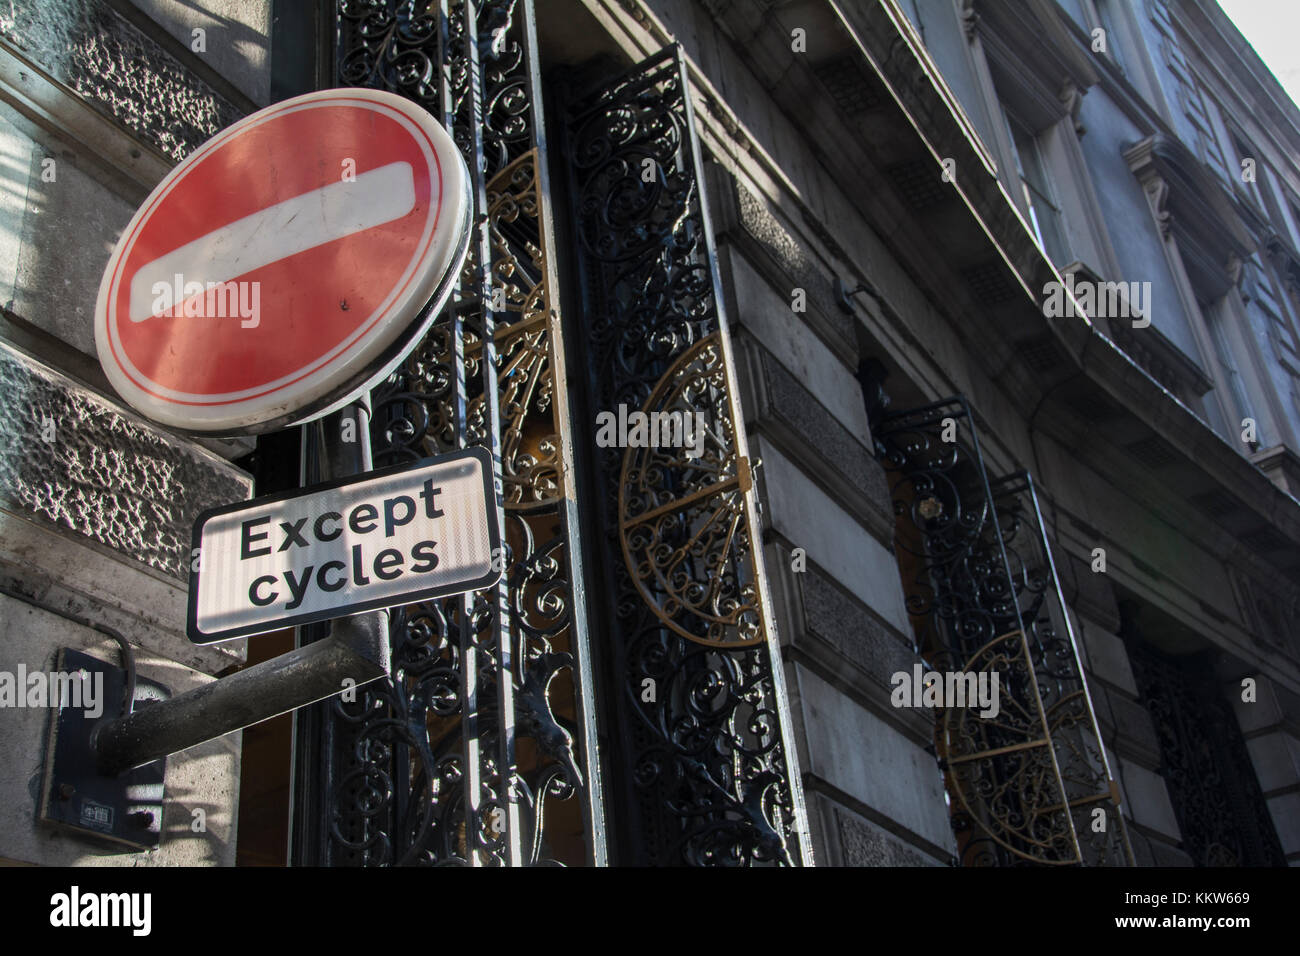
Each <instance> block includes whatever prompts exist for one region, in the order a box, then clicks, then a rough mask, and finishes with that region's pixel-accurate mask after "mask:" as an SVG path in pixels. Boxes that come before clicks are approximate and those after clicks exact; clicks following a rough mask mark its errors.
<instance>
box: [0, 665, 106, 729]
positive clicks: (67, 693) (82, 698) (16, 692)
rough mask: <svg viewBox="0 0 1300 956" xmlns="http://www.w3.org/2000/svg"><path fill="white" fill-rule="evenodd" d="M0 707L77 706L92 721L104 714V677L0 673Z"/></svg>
mask: <svg viewBox="0 0 1300 956" xmlns="http://www.w3.org/2000/svg"><path fill="white" fill-rule="evenodd" d="M0 707H77V708H82V709H84V710H85V711H86V716H87V717H89V718H90V719H91V720H95V719H97V718H98V717H100V716H101V715H102V714H103V713H104V675H103V674H102V673H100V672H98V671H97V672H95V673H94V674H92V673H90V672H89V671H87V670H84V669H83V670H77V671H71V672H65V671H50V672H49V673H46V672H45V671H31V672H30V673H29V672H28V670H27V665H26V664H19V665H18V670H17V671H16V672H13V671H0Z"/></svg>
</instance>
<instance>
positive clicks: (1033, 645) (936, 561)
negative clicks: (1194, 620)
mask: <svg viewBox="0 0 1300 956" xmlns="http://www.w3.org/2000/svg"><path fill="white" fill-rule="evenodd" d="M873 434H874V436H875V441H876V445H877V453H878V454H879V456H880V457H881V458H882V459H883V461H884V464H885V467H886V469H887V470H888V471H889V472H890V474H891V476H892V478H893V486H892V497H893V501H894V511H895V515H896V516H897V531H896V542H895V543H896V551H897V553H898V554H899V555H900V563H901V565H902V568H903V575H904V590H905V592H906V595H907V609H908V613H909V615H910V616H911V619H912V623H913V627H914V629H915V632H916V639H917V651H918V653H919V654H921V655H922V656H923V657H924V658H925V659H926V661H927V662H928V663H929V664H930V666H931V667H933V668H934V669H936V670H939V671H963V672H967V673H975V674H979V673H982V672H983V673H988V674H989V680H990V681H991V680H992V677H993V675H994V674H997V675H998V677H999V683H1000V686H1001V688H1002V690H1001V692H1000V701H999V707H1000V711H999V713H998V714H997V715H996V716H994V717H988V718H983V717H980V716H979V711H980V708H979V707H978V706H974V705H972V706H966V707H950V708H948V709H946V710H944V711H943V713H942V717H941V719H940V721H939V723H938V727H937V731H936V732H937V735H938V737H939V740H938V742H937V743H938V751H939V755H940V765H941V767H942V768H943V770H944V774H945V782H946V784H947V787H948V790H949V793H950V795H951V796H952V798H953V814H952V816H953V827H954V830H956V832H957V834H958V842H959V846H960V848H961V861H962V862H963V863H964V864H966V865H985V866H988V865H1014V864H1018V863H1025V862H1029V863H1036V864H1058V865H1059V864H1079V863H1083V864H1087V865H1131V864H1132V851H1131V849H1130V847H1129V842H1128V835H1127V832H1126V830H1125V826H1124V820H1123V817H1122V816H1121V814H1120V813H1119V796H1118V791H1117V788H1116V787H1115V786H1114V785H1113V783H1112V778H1111V775H1110V771H1109V768H1108V766H1107V761H1106V754H1105V749H1104V748H1103V747H1102V745H1101V735H1100V732H1099V731H1098V729H1097V722H1096V717H1095V715H1094V713H1093V708H1092V702H1091V700H1090V698H1089V696H1088V689H1087V685H1086V683H1085V678H1084V675H1083V668H1082V665H1081V663H1080V660H1079V656H1078V651H1077V646H1076V641H1075V637H1074V631H1073V625H1072V624H1071V622H1070V618H1069V614H1068V613H1067V611H1066V607H1065V602H1064V599H1063V597H1062V595H1061V591H1060V586H1059V583H1058V581H1057V578H1056V568H1055V564H1054V562H1053V560H1052V554H1051V548H1050V546H1049V544H1048V539H1047V535H1046V533H1045V529H1044V527H1043V521H1042V512H1041V510H1040V508H1039V505H1038V497H1037V493H1036V491H1035V489H1034V485H1033V481H1032V479H1031V478H1030V477H1029V475H1028V474H1027V473H1024V472H1019V473H1016V474H1013V475H1009V476H1006V477H1004V478H1001V479H998V480H996V481H994V482H992V483H990V482H989V480H988V477H987V474H986V472H985V469H984V462H983V456H982V455H981V453H980V448H979V437H978V435H977V434H976V432H975V428H974V423H973V420H972V416H971V413H970V408H969V406H968V405H967V403H966V400H965V399H964V398H962V397H956V398H950V399H945V400H943V401H940V402H936V403H934V404H931V405H926V406H924V407H921V408H917V409H912V410H908V411H903V412H898V413H894V414H889V415H884V416H882V417H881V418H880V419H879V421H878V423H877V424H876V425H875V427H874V430H873ZM1098 810H1100V811H1101V812H1100V814H1098V813H1097V812H1095V811H1098Z"/></svg>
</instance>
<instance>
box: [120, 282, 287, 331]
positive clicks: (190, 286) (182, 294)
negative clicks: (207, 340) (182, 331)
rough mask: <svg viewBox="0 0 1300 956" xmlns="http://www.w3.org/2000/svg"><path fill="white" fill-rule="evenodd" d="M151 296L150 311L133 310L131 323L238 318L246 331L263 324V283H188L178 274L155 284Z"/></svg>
mask: <svg viewBox="0 0 1300 956" xmlns="http://www.w3.org/2000/svg"><path fill="white" fill-rule="evenodd" d="M149 293H150V295H152V296H153V302H152V303H151V305H150V307H149V311H148V312H147V313H146V312H143V311H142V310H136V309H132V311H131V321H132V322H143V321H145V320H146V319H149V318H172V319H178V318H182V317H184V318H195V319H235V318H237V319H239V320H240V323H239V326H240V328H244V329H255V328H257V327H258V326H259V325H260V324H261V322H262V283H260V282H256V281H254V282H242V281H236V280H231V281H230V282H198V281H195V280H191V281H189V282H187V281H186V280H185V277H184V276H183V275H181V274H180V273H179V272H178V273H176V274H175V275H173V276H172V281H171V282H162V281H159V282H155V283H154V284H153V285H152V286H151V287H150V289H149Z"/></svg>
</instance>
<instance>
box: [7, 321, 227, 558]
mask: <svg viewBox="0 0 1300 956" xmlns="http://www.w3.org/2000/svg"><path fill="white" fill-rule="evenodd" d="M47 438H48V439H49V440H46V439H47ZM250 491H251V480H250V479H249V478H248V476H246V475H244V473H243V472H241V471H239V470H238V469H236V468H234V467H233V466H231V465H229V464H227V463H226V462H225V461H222V460H221V459H220V458H218V457H216V456H215V455H211V454H209V453H207V452H205V451H203V450H202V449H201V448H198V447H197V446H195V445H192V444H190V443H188V442H182V441H178V440H177V439H176V438H175V437H173V436H171V435H169V434H168V433H166V432H164V431H162V430H161V429H159V428H156V427H154V426H152V425H149V424H147V423H146V422H144V421H143V420H141V419H138V418H136V417H135V416H133V415H130V414H128V413H126V412H124V411H123V410H122V409H120V408H118V407H117V406H115V405H113V404H112V403H110V402H108V401H107V400H105V399H104V398H102V397H101V396H99V395H97V394H96V393H94V392H92V391H90V390H89V389H86V388H84V387H82V386H79V385H77V384H76V383H75V382H73V381H72V380H71V379H69V378H67V377H66V376H64V375H62V374H60V373H58V372H56V371H54V370H53V369H50V368H48V367H46V366H44V365H42V364H40V363H38V362H36V361H35V360H33V359H31V358H30V357H28V356H25V355H23V354H22V353H20V352H18V351H17V350H16V349H13V348H11V347H9V346H6V345H4V344H3V343H0V502H2V503H4V504H5V505H7V506H9V507H12V508H14V509H16V510H21V511H27V512H31V513H32V514H35V515H37V516H39V517H40V518H43V519H44V520H46V521H49V522H51V523H53V524H56V525H58V526H60V527H63V528H68V529H71V530H73V531H75V532H77V533H78V534H82V535H85V536H86V537H88V538H92V539H94V540H95V541H98V542H100V543H101V544H105V545H108V546H109V547H111V548H114V549H116V550H118V551H120V552H122V553H123V554H126V555H129V556H131V557H133V558H136V559H137V560H139V561H142V562H143V563H145V564H147V565H149V566H150V567H152V568H155V569H157V570H159V571H162V572H165V573H166V574H169V575H171V576H173V577H175V578H177V579H179V580H181V581H187V580H188V579H189V552H190V530H191V528H192V527H193V524H194V519H195V518H196V517H197V516H198V514H199V512H200V511H202V510H203V509H205V508H208V507H212V506H214V505H217V504H226V503H229V502H232V501H240V500H243V499H244V498H247V497H248V495H249V493H250Z"/></svg>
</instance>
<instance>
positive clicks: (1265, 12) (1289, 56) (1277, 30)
mask: <svg viewBox="0 0 1300 956" xmlns="http://www.w3.org/2000/svg"><path fill="white" fill-rule="evenodd" d="M1219 6H1221V7H1223V11H1224V13H1226V14H1227V15H1228V17H1229V19H1231V20H1232V22H1233V23H1235V24H1236V25H1237V29H1238V30H1240V31H1241V35H1242V36H1244V37H1245V38H1246V40H1247V41H1248V42H1249V43H1250V45H1251V46H1253V47H1254V48H1255V52H1256V53H1258V54H1259V57H1260V59H1261V60H1263V61H1264V65H1265V66H1267V67H1268V68H1269V69H1270V70H1272V71H1273V75H1274V76H1276V77H1277V78H1278V81H1279V82H1280V83H1281V84H1282V86H1283V87H1284V88H1285V89H1286V91H1287V93H1289V94H1290V95H1291V99H1292V100H1294V101H1295V102H1296V103H1300V48H1297V46H1296V36H1297V32H1300V0H1219Z"/></svg>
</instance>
